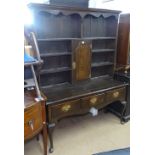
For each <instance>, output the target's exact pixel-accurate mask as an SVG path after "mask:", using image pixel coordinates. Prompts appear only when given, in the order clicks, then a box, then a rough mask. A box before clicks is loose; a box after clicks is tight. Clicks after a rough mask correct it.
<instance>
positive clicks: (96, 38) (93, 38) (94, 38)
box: [81, 37, 116, 40]
mask: <svg viewBox="0 0 155 155" xmlns="http://www.w3.org/2000/svg"><path fill="white" fill-rule="evenodd" d="M81 39H90V40H98V39H116V37H84V38H81Z"/></svg>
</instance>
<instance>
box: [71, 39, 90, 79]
mask: <svg viewBox="0 0 155 155" xmlns="http://www.w3.org/2000/svg"><path fill="white" fill-rule="evenodd" d="M72 60H73V61H72V70H73V74H72V76H73V81H80V80H86V79H89V78H90V75H91V43H90V41H85V40H82V41H73V59H72Z"/></svg>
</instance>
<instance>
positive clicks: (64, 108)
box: [61, 104, 71, 112]
mask: <svg viewBox="0 0 155 155" xmlns="http://www.w3.org/2000/svg"><path fill="white" fill-rule="evenodd" d="M70 109H71V105H69V104H67V105H64V106H63V107H62V108H61V110H62V111H63V112H68V111H69V110H70Z"/></svg>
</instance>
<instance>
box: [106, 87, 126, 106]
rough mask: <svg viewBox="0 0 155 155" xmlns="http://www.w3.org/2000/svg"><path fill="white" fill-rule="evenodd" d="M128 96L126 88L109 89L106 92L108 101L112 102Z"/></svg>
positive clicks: (122, 99)
mask: <svg viewBox="0 0 155 155" xmlns="http://www.w3.org/2000/svg"><path fill="white" fill-rule="evenodd" d="M125 97H126V88H125V87H123V88H119V89H114V90H111V91H108V92H107V93H106V103H111V102H114V101H124V100H125Z"/></svg>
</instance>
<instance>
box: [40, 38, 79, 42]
mask: <svg viewBox="0 0 155 155" xmlns="http://www.w3.org/2000/svg"><path fill="white" fill-rule="evenodd" d="M76 39H80V38H46V39H37V41H62V40H76Z"/></svg>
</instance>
